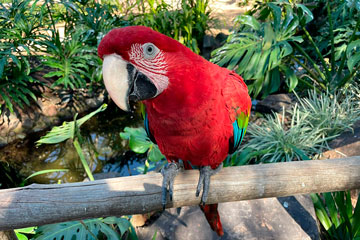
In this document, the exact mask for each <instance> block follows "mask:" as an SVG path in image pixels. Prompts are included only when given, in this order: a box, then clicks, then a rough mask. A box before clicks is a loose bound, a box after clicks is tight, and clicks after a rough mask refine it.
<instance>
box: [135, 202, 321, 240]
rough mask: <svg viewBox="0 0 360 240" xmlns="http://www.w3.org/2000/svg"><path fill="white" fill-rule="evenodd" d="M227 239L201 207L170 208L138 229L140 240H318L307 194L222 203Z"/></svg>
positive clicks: (221, 213)
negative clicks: (206, 216) (220, 235)
mask: <svg viewBox="0 0 360 240" xmlns="http://www.w3.org/2000/svg"><path fill="white" fill-rule="evenodd" d="M219 212H220V216H221V221H222V224H223V228H224V232H225V234H224V236H222V237H218V236H217V235H216V233H215V232H213V231H212V230H211V229H210V226H209V224H208V223H207V221H206V219H205V216H204V214H203V213H202V212H201V210H200V208H199V207H198V206H193V207H183V208H181V211H180V214H178V213H177V209H168V210H166V211H164V213H163V214H162V215H161V216H160V217H159V218H158V219H157V220H156V221H155V222H154V223H153V224H151V225H150V226H147V227H138V228H137V229H136V232H137V234H138V237H139V239H151V238H152V237H153V235H154V233H155V232H156V231H157V236H156V239H158V240H159V239H170V240H171V239H177V240H185V239H279V240H281V239H284V240H288V239H289V237H290V236H291V239H292V240H305V239H319V233H318V229H317V224H316V220H315V219H316V218H315V211H314V208H313V203H312V201H311V199H310V197H309V196H308V195H298V196H292V197H281V198H265V199H258V200H250V201H240V202H228V203H220V204H219Z"/></svg>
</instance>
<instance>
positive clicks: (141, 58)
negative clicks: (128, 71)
mask: <svg viewBox="0 0 360 240" xmlns="http://www.w3.org/2000/svg"><path fill="white" fill-rule="evenodd" d="M149 46H151V47H153V49H152V51H153V53H152V55H151V56H149V54H150V53H149V52H147V50H148V47H149ZM129 58H130V60H132V61H133V62H134V64H135V66H136V68H137V69H138V70H140V71H141V72H142V73H143V74H145V75H146V76H147V77H148V78H150V79H151V81H152V83H153V84H154V85H155V86H156V89H157V94H156V96H157V95H159V94H160V93H161V92H162V91H164V90H165V89H166V88H167V86H168V85H169V78H168V77H167V75H166V74H167V63H166V61H165V55H164V53H163V51H161V50H159V49H158V48H157V47H156V46H155V45H154V44H152V43H145V44H143V45H141V44H140V43H135V44H133V45H132V46H131V50H130V52H129Z"/></svg>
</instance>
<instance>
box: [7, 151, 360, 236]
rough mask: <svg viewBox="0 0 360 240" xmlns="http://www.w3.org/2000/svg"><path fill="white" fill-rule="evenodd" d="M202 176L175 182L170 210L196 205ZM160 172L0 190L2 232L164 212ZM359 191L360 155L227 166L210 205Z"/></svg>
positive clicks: (214, 182) (185, 175)
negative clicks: (90, 219)
mask: <svg viewBox="0 0 360 240" xmlns="http://www.w3.org/2000/svg"><path fill="white" fill-rule="evenodd" d="M198 179H199V171H197V170H187V171H184V172H182V173H180V174H179V175H178V176H177V177H176V178H175V184H174V196H173V202H171V203H168V204H167V207H168V208H169V207H181V206H190V205H197V204H199V203H200V197H195V189H196V185H197V182H198ZM161 183H162V176H161V174H160V173H149V174H146V175H138V176H131V177H120V178H112V179H105V180H96V181H92V182H80V183H66V184H44V185H41V184H33V185H30V186H27V187H22V188H13V189H5V190H1V191H0V230H7V229H16V228H22V227H29V226H39V225H44V224H49V223H56V222H64V221H71V220H79V219H88V218H95V217H105V216H120V215H130V214H139V213H148V212H151V211H156V210H161V209H162V205H161ZM355 188H360V156H359V157H349V158H344V159H333V160H318V161H317V160H312V161H301V162H290V163H273V164H261V165H251V166H241V167H228V168H224V169H222V170H221V171H220V172H219V173H218V174H216V175H214V176H212V177H211V184H210V193H209V197H208V203H219V202H231V201H240V200H248V199H257V198H267V197H281V196H291V195H295V194H305V193H312V192H329V191H340V190H348V189H355Z"/></svg>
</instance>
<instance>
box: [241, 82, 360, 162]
mask: <svg viewBox="0 0 360 240" xmlns="http://www.w3.org/2000/svg"><path fill="white" fill-rule="evenodd" d="M357 91H358V89H357V88H356V87H353V88H349V89H348V90H346V91H344V92H342V93H337V94H334V95H331V94H329V93H317V92H316V91H315V90H314V91H309V92H308V97H306V98H299V97H298V103H297V104H296V105H295V106H294V107H293V108H291V109H290V110H288V112H287V113H288V115H289V116H291V121H290V122H289V123H287V122H286V118H287V117H286V115H285V113H284V112H283V114H282V116H279V115H276V116H267V117H266V118H265V119H264V120H263V122H262V123H261V124H260V125H255V124H251V125H250V126H249V128H248V133H249V134H250V135H251V139H250V141H249V142H248V143H246V144H245V145H244V147H243V150H242V151H244V152H245V153H244V154H243V155H242V156H241V158H240V159H242V161H244V162H246V161H248V160H250V159H254V158H255V161H261V162H278V161H292V160H307V159H310V158H311V156H313V155H314V154H316V153H320V152H321V150H322V149H323V148H324V147H325V146H326V142H327V141H329V140H330V139H332V138H334V137H336V136H338V134H340V133H341V132H343V131H346V130H352V128H351V126H352V125H353V124H354V123H355V121H357V120H359V119H360V108H359V106H360V98H359V96H358V92H357ZM236 161H239V160H237V159H236V158H235V162H236Z"/></svg>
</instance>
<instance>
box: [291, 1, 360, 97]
mask: <svg viewBox="0 0 360 240" xmlns="http://www.w3.org/2000/svg"><path fill="white" fill-rule="evenodd" d="M354 4H355V5H354ZM353 5H354V6H353ZM318 7H320V6H318ZM321 10H322V11H323V12H324V14H323V15H324V18H323V20H320V21H317V22H316V24H317V25H318V26H320V29H318V32H319V33H320V34H319V35H317V34H318V33H317V32H316V31H314V30H313V31H311V30H308V29H307V28H306V25H302V26H301V30H302V32H303V33H304V34H303V36H304V39H306V41H304V42H303V44H301V45H298V44H294V46H295V48H296V50H297V52H298V54H297V55H294V56H293V60H294V61H295V62H296V63H297V64H299V65H300V66H301V67H302V68H303V69H304V72H305V74H302V81H303V82H304V83H306V84H307V85H309V86H311V85H312V84H314V85H315V87H316V88H317V90H318V91H319V90H324V91H327V90H329V91H330V92H331V93H334V92H335V91H337V90H339V89H340V88H341V87H343V86H345V85H347V84H348V83H350V82H351V81H352V80H353V78H354V76H355V75H356V73H357V72H358V71H359V70H360V41H359V37H360V36H359V33H358V31H359V28H360V8H359V6H358V5H356V3H355V1H354V2H353V1H327V2H326V3H325V6H324V8H323V9H321ZM320 15H322V14H320ZM318 26H317V27H318ZM317 27H315V29H316V28H317Z"/></svg>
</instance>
